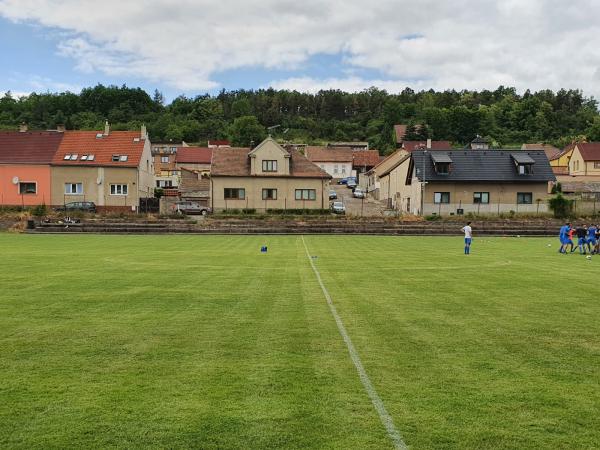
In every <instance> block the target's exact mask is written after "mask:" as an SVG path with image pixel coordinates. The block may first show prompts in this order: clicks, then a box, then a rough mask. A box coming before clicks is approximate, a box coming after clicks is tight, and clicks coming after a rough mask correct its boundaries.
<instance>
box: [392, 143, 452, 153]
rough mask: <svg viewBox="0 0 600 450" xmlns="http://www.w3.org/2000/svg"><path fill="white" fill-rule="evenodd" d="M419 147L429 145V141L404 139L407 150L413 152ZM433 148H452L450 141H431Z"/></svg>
mask: <svg viewBox="0 0 600 450" xmlns="http://www.w3.org/2000/svg"><path fill="white" fill-rule="evenodd" d="M419 147H423V148H425V147H427V141H404V142H403V143H402V148H403V149H404V150H406V151H407V152H413V151H415V150H417V149H418V148H419ZM431 150H452V146H451V145H450V141H431Z"/></svg>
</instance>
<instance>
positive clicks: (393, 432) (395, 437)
mask: <svg viewBox="0 0 600 450" xmlns="http://www.w3.org/2000/svg"><path fill="white" fill-rule="evenodd" d="M301 238H302V243H303V244H304V250H306V256H307V257H308V261H309V262H310V265H311V267H312V269H313V271H314V272H315V275H316V276H317V281H318V282H319V285H320V286H321V290H322V291H323V295H325V299H326V300H327V304H328V305H329V310H330V311H331V314H332V315H333V318H334V319H335V323H336V324H337V327H338V330H339V332H340V334H341V335H342V338H343V339H344V342H345V343H346V347H348V353H350V358H351V359H352V362H353V363H354V367H356V371H357V372H358V376H359V377H360V381H361V382H362V385H363V387H364V388H365V391H367V394H368V395H369V398H370V399H371V402H372V403H373V406H374V407H375V410H376V411H377V414H379V418H380V419H381V423H382V424H383V426H384V427H385V429H386V431H387V433H388V436H389V437H390V439H391V440H392V442H393V444H394V447H396V448H397V449H408V447H407V446H406V444H405V443H404V441H403V440H402V436H400V433H399V432H398V430H397V429H396V426H395V425H394V421H393V420H392V416H390V414H389V413H388V412H387V409H385V405H384V404H383V401H382V400H381V397H379V394H378V393H377V391H376V390H375V387H374V386H373V383H371V380H370V379H369V376H368V375H367V371H366V370H365V367H364V366H363V364H362V361H361V360H360V356H358V352H357V351H356V348H354V344H353V343H352V340H351V339H350V336H349V335H348V332H347V331H346V327H345V326H344V323H343V322H342V318H341V317H340V315H339V314H338V312H337V309H336V308H335V305H334V304H333V300H332V299H331V296H330V295H329V292H328V291H327V288H325V285H324V284H323V280H322V279H321V274H320V273H319V271H318V270H317V267H316V266H315V263H314V262H313V259H312V258H311V256H310V252H309V251H308V247H307V245H306V241H305V240H304V236H301Z"/></svg>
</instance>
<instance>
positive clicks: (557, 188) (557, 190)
mask: <svg viewBox="0 0 600 450" xmlns="http://www.w3.org/2000/svg"><path fill="white" fill-rule="evenodd" d="M550 193H551V194H560V193H562V184H560V183H556V184H554V185H553V186H552V191H550Z"/></svg>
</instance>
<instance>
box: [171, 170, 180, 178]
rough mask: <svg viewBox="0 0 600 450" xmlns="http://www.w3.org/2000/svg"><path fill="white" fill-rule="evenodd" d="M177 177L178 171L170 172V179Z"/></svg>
mask: <svg viewBox="0 0 600 450" xmlns="http://www.w3.org/2000/svg"><path fill="white" fill-rule="evenodd" d="M178 175H179V171H178V170H171V176H172V177H176V176H178Z"/></svg>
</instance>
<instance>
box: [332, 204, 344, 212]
mask: <svg viewBox="0 0 600 450" xmlns="http://www.w3.org/2000/svg"><path fill="white" fill-rule="evenodd" d="M330 209H331V212H332V213H334V214H346V207H345V206H344V204H343V203H342V202H332V203H331V207H330Z"/></svg>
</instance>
